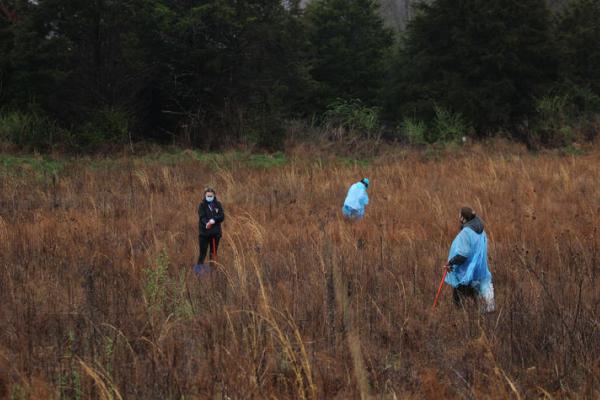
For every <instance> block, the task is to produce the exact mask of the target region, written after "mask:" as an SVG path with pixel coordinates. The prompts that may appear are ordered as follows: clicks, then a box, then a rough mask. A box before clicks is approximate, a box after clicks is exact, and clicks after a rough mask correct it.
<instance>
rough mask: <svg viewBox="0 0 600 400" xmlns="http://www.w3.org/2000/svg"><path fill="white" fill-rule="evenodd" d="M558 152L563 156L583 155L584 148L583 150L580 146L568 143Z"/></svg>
mask: <svg viewBox="0 0 600 400" xmlns="http://www.w3.org/2000/svg"><path fill="white" fill-rule="evenodd" d="M560 154H561V155H564V156H583V155H585V150H583V149H582V148H580V147H577V146H574V145H572V144H570V145H568V146H565V147H563V148H561V149H560Z"/></svg>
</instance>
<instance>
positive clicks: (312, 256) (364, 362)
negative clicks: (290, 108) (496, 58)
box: [0, 143, 600, 399]
mask: <svg viewBox="0 0 600 400" xmlns="http://www.w3.org/2000/svg"><path fill="white" fill-rule="evenodd" d="M363 176H368V177H369V178H370V179H371V182H372V184H371V187H370V190H369V192H370V196H371V204H370V205H369V206H368V208H367V217H366V218H365V219H364V220H363V221H360V222H356V223H348V222H345V221H344V220H343V219H342V218H341V212H340V211H341V206H342V202H343V200H344V196H345V194H346V191H347V189H348V186H349V185H350V184H351V183H353V182H355V181H357V180H359V179H360V178H361V177H363ZM599 182H600V151H599V150H595V149H590V150H589V151H587V152H586V153H584V154H572V155H566V154H557V153H551V152H548V153H537V154H530V153H527V152H525V151H524V150H522V149H521V148H518V147H515V146H513V145H506V144H502V143H493V144H477V145H475V146H474V148H472V149H470V150H469V151H468V150H466V149H454V150H447V151H444V150H441V151H439V152H428V151H417V150H410V151H408V150H394V151H389V152H386V153H382V154H381V155H379V156H376V157H371V158H369V159H366V160H354V159H350V158H340V157H333V156H327V155H320V154H319V153H318V152H313V151H311V150H310V149H302V148H299V149H297V150H295V151H290V152H289V153H286V154H276V155H274V156H248V155H243V154H239V153H225V154H221V155H215V154H200V153H196V152H192V151H186V152H183V153H178V154H175V155H173V154H171V155H170V154H162V155H156V156H146V157H141V156H140V157H121V158H115V159H110V160H106V159H100V158H91V159H84V158H81V159H73V160H65V161H51V160H46V159H42V158H31V159H29V158H26V157H23V158H15V157H7V156H4V157H3V158H2V159H1V160H0V205H1V206H0V267H1V268H0V304H1V307H0V321H2V325H1V326H2V327H1V330H0V398H11V399H88V398H92V399H96V398H97V399H437V398H459V399H474V398H477V399H508V398H515V399H524V398H547V399H552V398H554V399H559V398H565V397H569V398H582V399H583V398H598V397H600V352H599V351H598V350H600V279H599V278H598V275H599V274H600V232H599V228H600V184H599ZM209 184H210V185H212V186H214V187H215V188H216V190H217V197H218V199H219V200H220V201H221V202H222V203H223V206H224V208H225V213H226V220H225V223H224V225H223V229H224V236H223V239H222V241H221V248H220V251H219V259H218V265H217V267H216V270H215V271H214V272H213V273H211V274H210V275H209V276H205V277H203V278H202V279H199V278H197V277H196V276H194V274H193V272H192V270H191V267H192V265H193V264H195V261H196V259H197V257H198V249H197V230H198V221H197V212H196V209H197V204H198V203H199V201H200V200H201V198H202V188H203V187H204V186H205V185H209ZM463 205H470V206H472V207H473V208H475V209H476V211H477V212H478V214H479V215H480V216H481V217H482V218H483V219H484V220H485V222H486V230H487V233H488V237H489V241H490V247H489V254H490V267H491V270H492V274H493V277H494V286H495V291H496V303H497V311H496V312H495V313H493V314H490V315H480V314H479V313H478V312H477V311H476V310H475V309H474V308H473V307H467V308H466V309H457V308H455V307H454V305H453V304H452V301H451V289H450V288H449V287H447V286H446V287H445V288H444V291H443V293H442V297H441V300H440V304H439V305H438V308H437V309H436V310H435V311H433V312H432V310H431V305H432V302H433V298H434V295H435V292H436V290H437V286H438V284H439V280H440V277H441V272H442V271H441V265H442V264H443V262H444V261H445V258H446V255H447V251H448V248H449V246H450V243H451V241H452V239H453V238H454V236H455V235H456V233H457V230H458V219H457V214H458V210H459V208H460V207H461V206H463Z"/></svg>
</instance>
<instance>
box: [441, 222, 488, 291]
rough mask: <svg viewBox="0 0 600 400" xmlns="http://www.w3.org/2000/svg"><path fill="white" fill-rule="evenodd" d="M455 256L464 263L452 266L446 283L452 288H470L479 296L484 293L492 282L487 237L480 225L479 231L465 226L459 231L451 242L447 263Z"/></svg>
mask: <svg viewBox="0 0 600 400" xmlns="http://www.w3.org/2000/svg"><path fill="white" fill-rule="evenodd" d="M478 231H479V232H478ZM456 255H461V256H463V257H465V258H466V261H465V262H463V263H462V264H461V265H454V268H453V270H452V271H451V272H449V273H448V274H447V275H446V283H447V284H449V285H450V286H452V287H457V286H460V285H464V286H471V287H473V288H474V289H475V290H477V291H478V292H479V294H480V295H483V294H484V293H486V292H487V291H488V290H489V287H490V284H491V282H492V274H491V273H490V270H489V267H488V261H487V236H486V234H485V231H483V224H482V223H481V228H480V229H477V227H476V229H473V228H471V227H469V226H468V225H467V226H465V227H464V228H463V229H462V230H461V231H460V233H459V234H458V235H457V236H456V238H455V239H454V241H453V242H452V246H451V247H450V253H449V254H448V261H449V260H451V259H452V258H453V257H454V256H456Z"/></svg>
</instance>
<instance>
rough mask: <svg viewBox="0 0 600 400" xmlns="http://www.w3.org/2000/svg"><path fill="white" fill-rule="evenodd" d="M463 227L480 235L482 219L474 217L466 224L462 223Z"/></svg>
mask: <svg viewBox="0 0 600 400" xmlns="http://www.w3.org/2000/svg"><path fill="white" fill-rule="evenodd" d="M464 228H471V229H473V231H474V232H475V233H477V234H478V235H481V233H482V232H483V221H482V220H481V218H479V217H475V218H473V219H472V220H470V221H469V222H467V223H466V224H464V225H463V229H464Z"/></svg>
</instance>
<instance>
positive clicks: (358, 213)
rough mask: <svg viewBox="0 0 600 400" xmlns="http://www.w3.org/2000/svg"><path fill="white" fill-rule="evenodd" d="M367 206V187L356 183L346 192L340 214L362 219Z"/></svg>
mask: <svg viewBox="0 0 600 400" xmlns="http://www.w3.org/2000/svg"><path fill="white" fill-rule="evenodd" d="M367 204H369V195H368V194H367V187H366V186H365V184H364V183H362V182H356V183H355V184H353V185H352V186H350V189H349V190H348V194H347V195H346V200H345V201H344V207H343V208H342V212H343V213H344V215H345V216H347V217H358V218H362V217H363V216H364V215H365V206H366V205H367Z"/></svg>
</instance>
